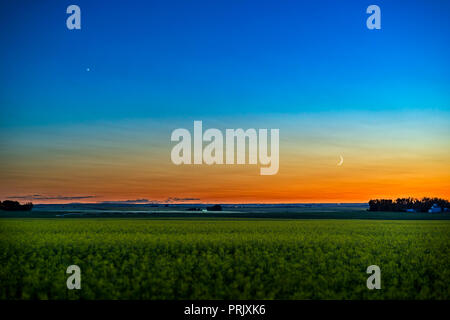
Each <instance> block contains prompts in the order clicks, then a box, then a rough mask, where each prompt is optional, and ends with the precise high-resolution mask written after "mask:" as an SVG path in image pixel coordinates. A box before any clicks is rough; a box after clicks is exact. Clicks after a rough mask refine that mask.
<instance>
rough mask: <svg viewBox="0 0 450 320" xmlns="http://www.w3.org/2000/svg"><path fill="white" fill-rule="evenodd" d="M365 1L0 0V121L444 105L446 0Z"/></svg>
mask: <svg viewBox="0 0 450 320" xmlns="http://www.w3.org/2000/svg"><path fill="white" fill-rule="evenodd" d="M372 2H373V1H371V2H368V1H282V2H280V1H220V0H219V1H131V2H130V1H114V2H111V1H76V2H68V1H2V2H1V4H0V6H1V19H0V20H1V22H0V23H1V29H0V37H1V40H2V49H1V51H0V68H1V70H2V72H1V76H0V87H1V95H0V99H1V100H0V104H1V109H0V116H1V120H0V124H1V126H2V127H11V126H35V125H44V126H45V125H48V124H50V125H51V124H58V123H59V124H70V123H79V122H81V123H85V122H92V121H99V120H111V121H114V120H118V119H123V118H127V119H130V118H131V119H133V118H149V117H150V118H166V119H170V118H171V117H177V116H178V117H185V116H193V117H195V116H199V117H200V116H203V117H214V116H221V115H227V116H229V115H241V114H246V115H252V114H258V115H264V114H272V113H281V114H299V113H303V112H317V113H320V112H330V111H336V112H341V111H342V112H348V113H349V114H351V112H352V111H356V110H358V111H361V110H367V111H377V112H384V111H385V112H387V113H389V112H411V111H414V110H421V111H424V110H429V111H430V112H433V111H436V110H437V111H448V110H449V101H450V94H449V92H450V80H449V79H450V66H449V59H448V57H450V45H449V43H450V42H449V41H448V39H449V38H450V34H449V33H450V22H449V19H448V16H449V12H450V3H449V2H448V1H437V0H433V1H376V2H373V3H374V4H375V3H376V4H377V5H379V6H380V8H381V15H382V29H381V30H368V29H367V28H366V19H367V17H368V14H366V13H365V10H366V8H367V6H368V5H370V4H373V3H372ZM70 4H77V5H79V6H80V8H81V13H82V29H81V30H68V29H67V28H66V25H65V23H66V22H65V21H66V18H67V16H68V15H67V14H66V13H65V11H66V8H67V6H68V5H70ZM87 68H89V69H90V71H89V72H88V71H86V70H87Z"/></svg>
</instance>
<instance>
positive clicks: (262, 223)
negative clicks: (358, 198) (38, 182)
mask: <svg viewBox="0 0 450 320" xmlns="http://www.w3.org/2000/svg"><path fill="white" fill-rule="evenodd" d="M0 264H1V268H0V299H450V221H396V220H394V221H392V220H391V221H386V220H384V221H382V220H376V221H367V220H268V219H234V220H233V219H137V218H135V219H117V218H116V219H114V218H112V219H108V218H99V219H90V218H89V219H82V218H81V219H76V218H75V219H74V218H72V219H69V218H64V219H45V218H44V219H37V218H30V219H26V218H21V219H14V218H13V219H9V218H5V219H0ZM70 265H78V266H79V267H80V269H81V289H80V290H69V289H68V288H67V286H66V280H67V278H68V277H69V276H70V275H69V274H66V269H67V267H68V266H70ZM370 265H377V266H379V267H380V269H381V289H380V290H376V289H375V290H369V289H368V288H367V286H366V281H367V278H368V277H369V276H370V275H369V274H367V273H366V269H367V267H368V266H370Z"/></svg>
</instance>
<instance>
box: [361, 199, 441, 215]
mask: <svg viewBox="0 0 450 320" xmlns="http://www.w3.org/2000/svg"><path fill="white" fill-rule="evenodd" d="M434 204H437V205H438V206H439V207H440V208H441V209H442V211H444V209H445V208H447V210H448V209H450V202H449V201H448V200H445V199H441V198H422V199H416V198H398V199H396V200H391V199H374V200H370V201H369V211H406V210H408V209H413V210H414V211H416V212H428V210H429V209H430V208H431V207H432V206H433V205H434Z"/></svg>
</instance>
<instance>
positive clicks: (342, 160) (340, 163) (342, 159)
mask: <svg viewBox="0 0 450 320" xmlns="http://www.w3.org/2000/svg"><path fill="white" fill-rule="evenodd" d="M339 158H341V159H340V160H339V163H338V164H337V165H338V166H342V164H343V163H344V158H343V157H342V156H339Z"/></svg>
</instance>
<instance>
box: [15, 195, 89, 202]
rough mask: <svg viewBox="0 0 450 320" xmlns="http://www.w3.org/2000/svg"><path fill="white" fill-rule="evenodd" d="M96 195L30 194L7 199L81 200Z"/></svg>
mask: <svg viewBox="0 0 450 320" xmlns="http://www.w3.org/2000/svg"><path fill="white" fill-rule="evenodd" d="M95 197H96V196H59V195H58V196H45V195H41V194H32V195H25V196H10V197H7V199H15V200H65V201H67V200H82V199H91V198H95Z"/></svg>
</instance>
